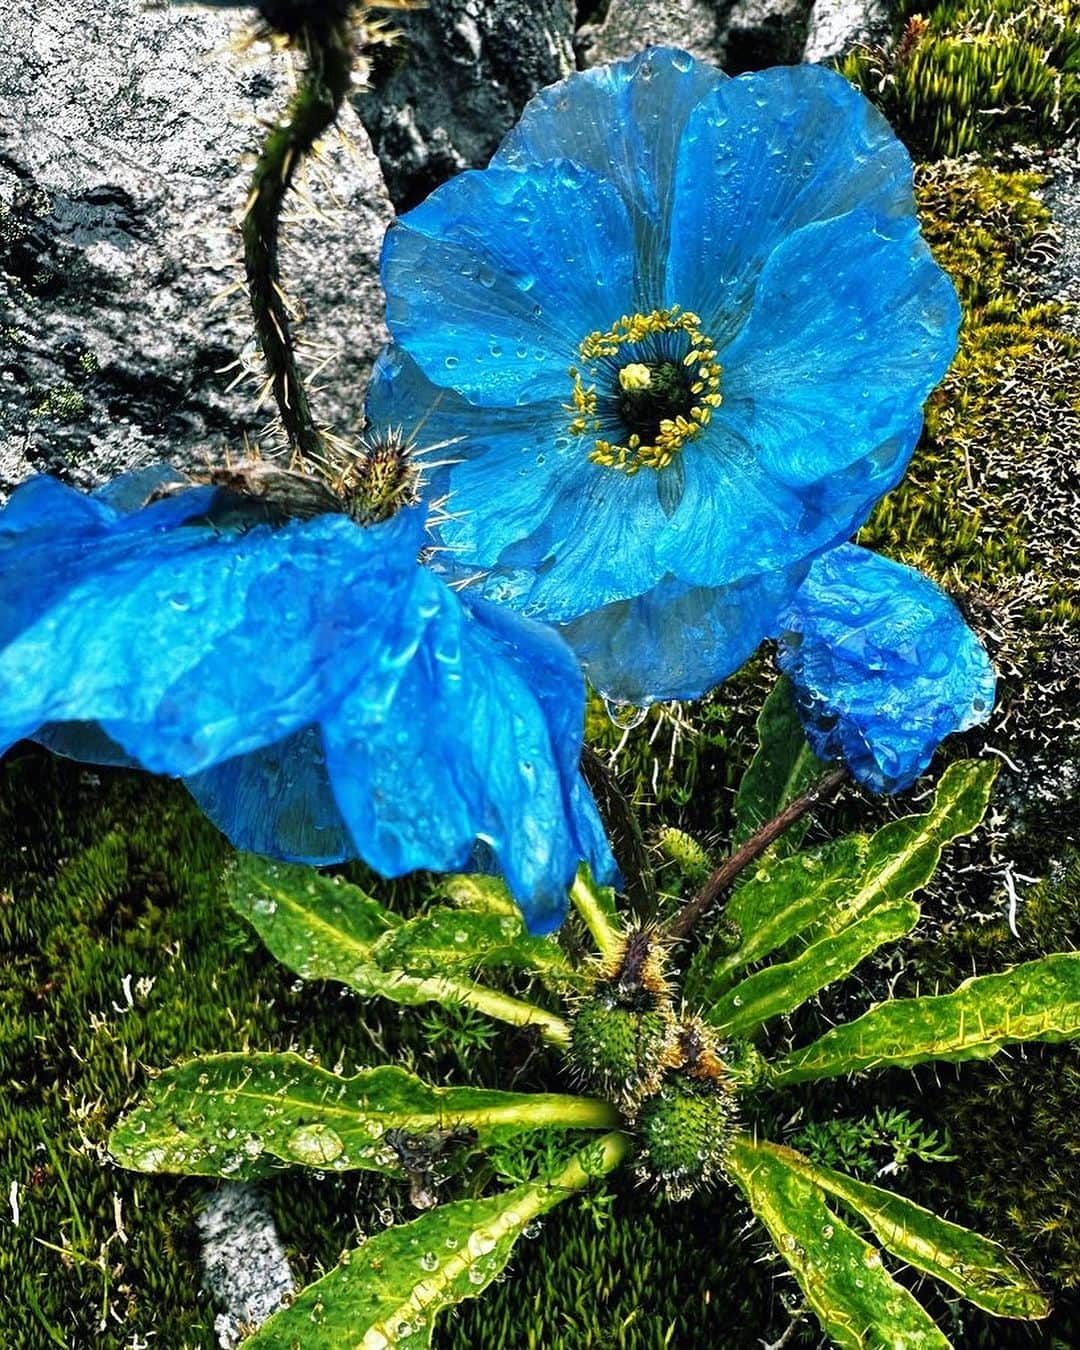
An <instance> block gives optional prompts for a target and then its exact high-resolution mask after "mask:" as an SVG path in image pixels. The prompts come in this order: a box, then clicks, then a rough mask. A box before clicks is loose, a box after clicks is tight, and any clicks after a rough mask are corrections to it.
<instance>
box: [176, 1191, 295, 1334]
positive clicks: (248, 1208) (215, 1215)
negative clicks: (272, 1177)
mask: <svg viewBox="0 0 1080 1350" xmlns="http://www.w3.org/2000/svg"><path fill="white" fill-rule="evenodd" d="M197 1225H198V1229H199V1237H200V1238H201V1240H202V1266H203V1283H204V1286H205V1288H206V1291H207V1293H209V1294H210V1296H211V1298H213V1300H214V1302H215V1304H216V1305H217V1306H218V1307H220V1308H221V1309H222V1311H221V1312H220V1313H219V1314H218V1315H217V1317H216V1318H215V1320H214V1330H215V1331H216V1332H217V1335H218V1343H219V1344H220V1345H221V1347H222V1350H233V1348H234V1347H235V1346H237V1345H239V1344H240V1342H241V1340H242V1339H243V1337H244V1335H245V1334H250V1333H251V1332H252V1331H253V1330H254V1329H255V1328H256V1327H258V1326H261V1325H262V1323H263V1322H265V1321H266V1319H267V1318H268V1317H269V1316H270V1315H271V1314H272V1313H274V1312H276V1311H277V1310H278V1308H280V1307H281V1306H282V1304H283V1302H284V1301H285V1300H286V1299H287V1298H288V1296H289V1295H290V1294H291V1293H292V1292H293V1290H294V1289H295V1285H294V1284H293V1278H292V1272H291V1271H290V1269H289V1263H288V1261H287V1260H286V1259H285V1251H284V1249H283V1248H282V1245H281V1242H280V1241H279V1239H278V1234H277V1229H276V1227H275V1226H274V1220H273V1217H272V1215H271V1214H270V1211H269V1210H268V1209H267V1207H266V1204H265V1202H264V1201H263V1198H262V1196H261V1195H260V1194H259V1192H258V1190H257V1189H256V1188H255V1187H254V1186H250V1185H247V1184H244V1183H239V1182H233V1183H228V1182H227V1183H225V1184H224V1185H222V1186H220V1187H218V1189H217V1190H215V1191H214V1192H213V1193H212V1194H211V1196H210V1198H209V1201H208V1203H207V1205H206V1208H205V1209H204V1210H203V1212H202V1213H201V1214H200V1215H199V1217H198V1220H197Z"/></svg>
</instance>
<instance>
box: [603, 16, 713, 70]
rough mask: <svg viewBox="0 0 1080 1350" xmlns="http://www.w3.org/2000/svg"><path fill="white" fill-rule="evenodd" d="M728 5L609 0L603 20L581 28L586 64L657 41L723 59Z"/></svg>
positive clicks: (704, 58)
mask: <svg viewBox="0 0 1080 1350" xmlns="http://www.w3.org/2000/svg"><path fill="white" fill-rule="evenodd" d="M728 9H729V5H727V4H720V3H718V2H717V0H611V4H610V5H609V6H608V9H607V14H606V16H605V18H604V20H603V22H602V23H598V24H592V25H590V26H588V27H586V28H582V29H580V30H579V32H578V37H577V47H578V51H579V53H580V54H581V57H582V59H583V61H584V62H585V64H586V65H590V66H596V65H600V64H601V63H602V62H604V61H618V60H622V59H623V58H625V57H627V56H633V55H634V53H635V52H639V51H640V50H641V49H642V47H645V46H648V45H649V44H650V43H657V44H665V45H669V46H675V47H682V48H683V50H684V51H688V52H689V53H690V54H691V56H696V57H698V58H699V59H700V60H702V61H712V62H714V63H716V64H720V63H721V62H722V61H723V59H724V53H725V34H726V17H727V11H728Z"/></svg>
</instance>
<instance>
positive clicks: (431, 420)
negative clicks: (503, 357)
mask: <svg viewBox="0 0 1080 1350" xmlns="http://www.w3.org/2000/svg"><path fill="white" fill-rule="evenodd" d="M367 414H368V418H369V421H370V422H372V423H373V424H375V425H382V426H387V425H389V426H395V425H405V426H408V425H409V423H410V422H416V421H417V420H419V419H420V418H422V419H423V421H422V430H423V438H424V440H425V441H427V442H433V443H436V444H439V443H441V442H444V441H453V442H454V444H452V445H449V446H447V447H446V449H444V450H439V451H436V452H435V455H436V457H438V458H444V457H445V459H447V460H449V461H451V463H450V464H449V465H448V466H445V465H444V466H443V467H441V468H439V469H436V470H435V471H434V472H433V473H432V474H430V476H427V486H426V495H427V496H428V497H429V498H431V499H437V498H440V497H442V496H444V495H448V496H449V501H448V507H447V509H448V511H449V516H448V518H447V519H445V520H443V521H440V522H439V524H438V537H439V540H440V542H441V543H442V544H443V545H444V546H445V548H446V550H447V553H448V564H452V563H453V562H454V561H455V560H456V561H457V562H458V563H460V568H459V574H460V575H464V576H468V575H473V574H475V573H476V572H477V570H478V569H483V570H484V571H485V572H487V573H488V575H487V576H486V577H485V578H484V580H483V581H482V583H481V584H482V586H483V590H484V594H485V595H486V596H487V597H488V598H489V599H491V600H496V601H498V602H500V603H504V604H511V605H513V607H514V608H515V609H518V610H520V611H522V612H523V613H525V614H527V615H530V616H532V617H534V618H537V619H542V620H544V621H545V622H559V621H560V620H562V619H564V618H571V617H574V616H575V615H577V614H579V613H580V612H581V610H582V609H583V608H588V607H591V606H596V605H604V604H608V603H610V602H611V601H614V600H621V599H625V598H626V597H628V596H632V595H637V594H640V593H641V592H642V591H644V590H648V589H649V587H651V586H652V585H653V584H654V583H655V582H656V581H657V580H659V578H660V577H661V576H663V573H664V568H663V566H662V565H661V564H660V563H658V561H657V554H656V549H657V545H658V543H659V540H660V538H661V535H662V534H663V532H664V530H665V529H666V527H667V516H666V514H665V513H664V511H663V509H662V508H661V505H660V501H659V498H658V496H657V483H656V478H655V476H654V475H653V474H652V473H651V472H650V473H641V474H637V475H635V476H633V477H629V476H627V475H626V474H623V473H617V472H614V471H612V470H610V469H606V468H604V467H602V466H600V465H597V464H593V463H591V462H590V460H589V458H588V444H587V442H586V441H585V440H583V439H582V438H581V437H570V436H568V435H567V434H566V424H567V421H568V414H567V413H566V412H565V410H564V409H563V407H562V406H561V405H558V404H556V403H554V402H546V403H538V404H533V405H531V406H529V407H527V408H498V409H495V408H485V409H484V410H483V411H482V412H481V411H479V410H478V409H477V408H475V407H474V406H473V405H472V404H470V403H466V402H465V400H464V399H462V398H461V397H460V396H459V395H458V394H455V393H454V392H453V391H451V390H445V391H440V390H437V389H435V388H434V387H433V386H432V385H431V384H430V383H429V382H428V380H427V378H426V377H425V375H424V374H423V372H422V371H421V370H420V368H419V367H418V366H417V365H416V363H415V362H414V361H412V360H411V358H410V357H409V356H408V355H407V354H406V353H405V352H404V351H403V350H402V349H401V348H400V347H398V346H396V345H392V346H391V347H390V348H388V349H387V350H386V351H385V352H384V353H383V354H382V355H381V356H380V358H379V361H378V362H377V364H376V369H375V373H374V376H373V379H372V385H371V389H370V391H369V394H368V400H367Z"/></svg>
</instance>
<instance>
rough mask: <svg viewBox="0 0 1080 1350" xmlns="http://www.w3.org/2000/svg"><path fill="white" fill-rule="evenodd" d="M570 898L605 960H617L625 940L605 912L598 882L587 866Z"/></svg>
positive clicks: (571, 890)
mask: <svg viewBox="0 0 1080 1350" xmlns="http://www.w3.org/2000/svg"><path fill="white" fill-rule="evenodd" d="M570 899H571V900H572V901H573V905H574V908H575V909H576V910H577V912H578V913H579V914H580V915H581V917H582V919H583V920H584V923H585V927H586V928H587V929H588V930H589V932H590V933H591V934H592V938H593V941H594V942H595V943H596V945H597V947H598V948H599V951H600V955H601V956H602V957H603V958H604V960H605V961H609V962H615V961H618V959H619V958H620V957H621V956H622V953H623V940H622V938H621V937H620V936H619V933H618V931H617V930H616V929H615V927H614V926H613V925H612V924H611V922H610V921H609V919H608V916H607V914H606V913H605V907H604V903H603V901H602V900H601V898H600V895H599V892H598V890H597V887H596V883H595V882H594V881H593V879H592V877H591V876H590V875H589V873H588V871H587V869H586V868H584V867H583V868H582V869H581V870H580V871H579V872H578V874H577V876H576V877H575V878H574V884H573V885H572V886H571V887H570Z"/></svg>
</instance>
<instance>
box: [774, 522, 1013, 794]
mask: <svg viewBox="0 0 1080 1350" xmlns="http://www.w3.org/2000/svg"><path fill="white" fill-rule="evenodd" d="M777 663H778V664H779V666H780V669H781V670H782V671H783V672H784V673H785V674H786V675H788V676H789V677H790V678H791V681H792V683H793V685H794V688H795V700H796V705H797V707H798V709H799V715H800V717H801V719H802V723H803V727H804V729H805V731H806V736H807V739H808V741H809V742H810V746H811V748H812V749H813V751H814V753H815V754H816V755H817V756H818V757H819V758H820V759H826V760H828V759H842V760H844V762H845V763H846V764H847V766H848V767H849V769H850V770H851V773H852V775H853V777H854V778H855V779H856V780H857V781H858V782H860V783H862V784H863V785H864V786H865V787H868V788H870V789H871V790H872V791H873V792H899V791H901V790H902V789H903V788H906V787H909V786H910V785H911V784H912V783H913V782H914V781H915V779H916V778H917V777H918V776H919V774H920V773H922V772H923V770H924V769H925V768H926V767H927V765H928V764H929V763H930V760H931V758H932V757H933V755H934V752H935V750H936V749H937V748H938V745H939V744H940V743H941V742H942V741H943V740H944V739H945V737H946V736H949V735H951V734H952V733H953V732H954V731H966V730H967V729H968V728H969V727H973V726H977V725H978V724H979V723H980V722H985V721H986V719H987V718H988V717H989V716H990V710H991V708H992V707H993V705H994V686H995V677H994V671H993V667H992V666H991V665H990V658H989V657H988V656H987V654H986V651H985V650H984V648H983V646H982V644H981V643H980V642H979V639H978V638H977V637H976V636H975V634H974V633H973V632H972V631H971V629H970V628H969V627H968V626H967V624H966V623H965V622H964V620H963V618H962V617H961V615H960V612H959V610H958V609H957V608H956V606H955V605H954V604H953V602H952V601H951V600H950V599H949V597H948V596H947V595H946V594H945V593H944V592H943V591H941V590H939V589H938V587H937V586H935V585H934V583H933V582H932V581H930V580H929V579H928V578H927V577H924V576H922V575H921V573H919V572H916V571H915V570H914V569H913V568H910V567H905V566H904V565H903V564H902V563H898V562H892V561H891V560H890V559H888V558H882V557H880V556H878V555H877V554H876V553H871V552H870V551H869V550H868V549H864V548H859V547H857V546H856V545H854V544H844V545H842V546H841V547H840V548H835V549H832V550H831V551H830V552H828V553H825V554H823V555H822V556H821V557H820V558H818V559H817V560H816V561H815V562H814V564H813V566H812V567H811V568H810V571H809V572H808V573H807V576H806V580H805V581H804V582H803V584H802V585H801V586H800V587H799V589H798V590H797V591H796V592H795V595H794V597H793V599H792V601H791V603H790V606H789V607H788V609H787V611H786V613H785V614H784V615H783V617H782V619H781V621H780V630H779V645H778V649H777Z"/></svg>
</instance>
